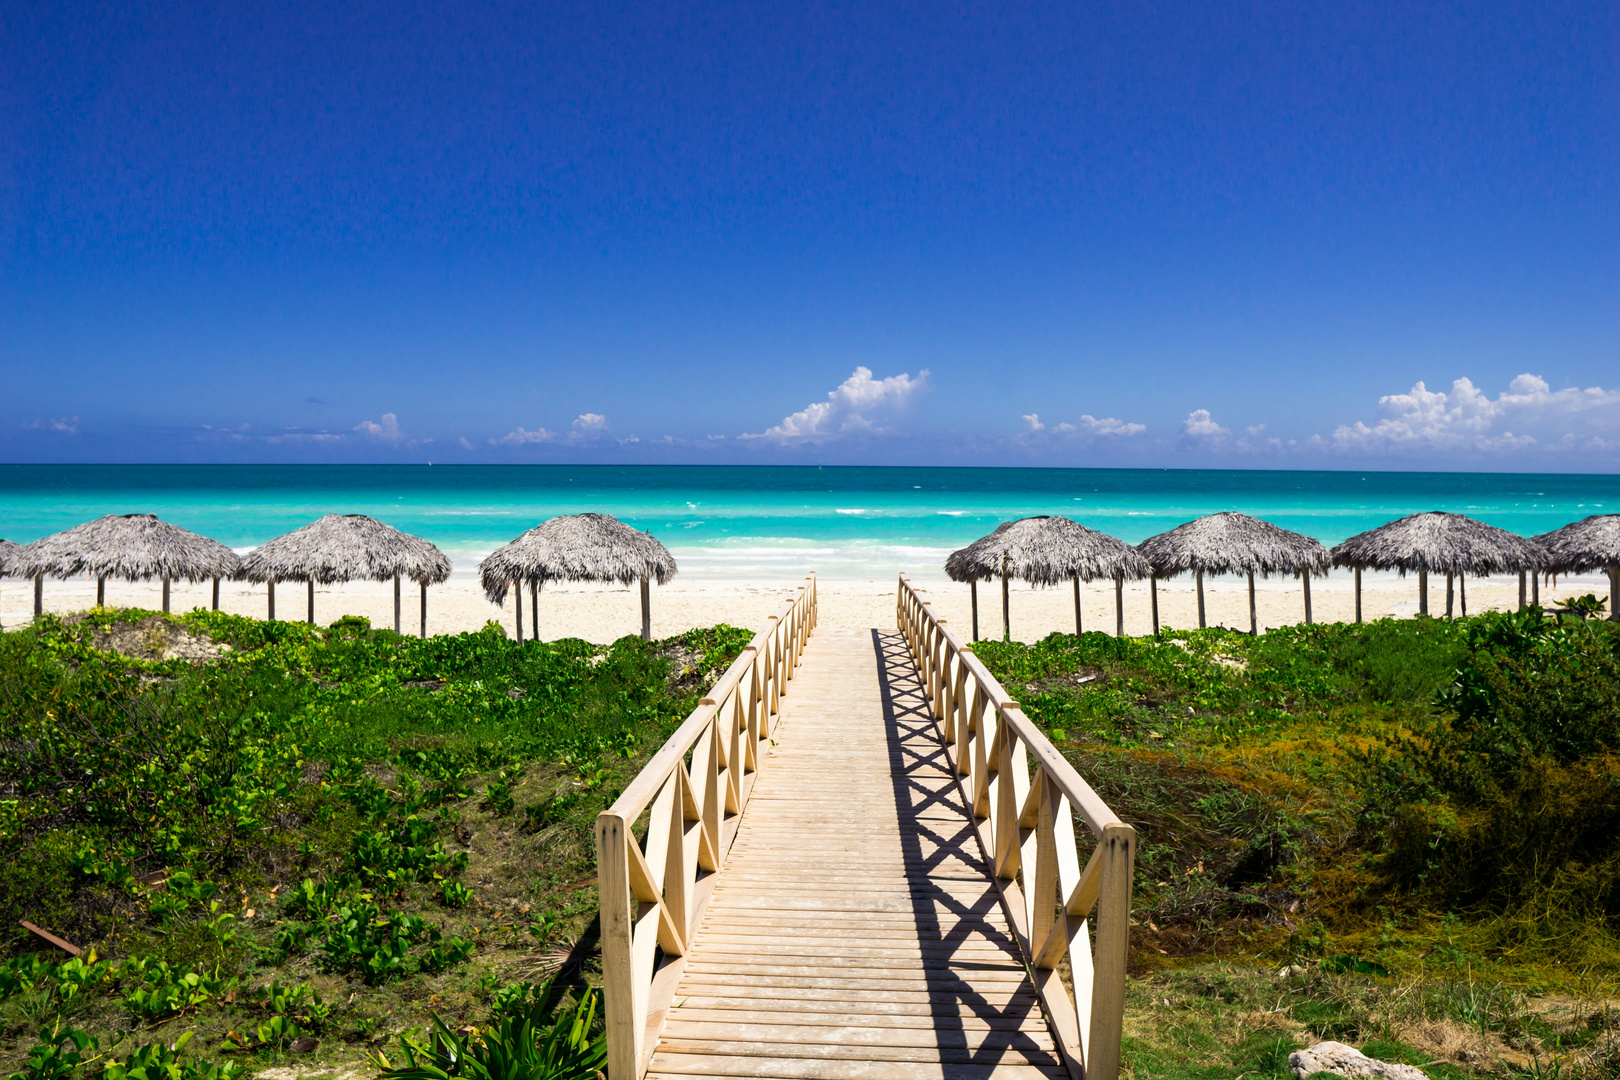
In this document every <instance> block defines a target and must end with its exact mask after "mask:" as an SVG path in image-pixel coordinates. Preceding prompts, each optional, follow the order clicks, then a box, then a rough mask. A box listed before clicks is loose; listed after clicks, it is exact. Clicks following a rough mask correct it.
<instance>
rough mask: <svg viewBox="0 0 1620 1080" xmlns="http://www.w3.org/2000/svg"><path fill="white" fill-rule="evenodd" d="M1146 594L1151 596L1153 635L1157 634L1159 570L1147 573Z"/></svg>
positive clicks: (1156, 635)
mask: <svg viewBox="0 0 1620 1080" xmlns="http://www.w3.org/2000/svg"><path fill="white" fill-rule="evenodd" d="M1148 594H1149V595H1150V596H1152V598H1153V636H1154V637H1158V636H1159V572H1158V571H1157V570H1155V571H1153V572H1152V573H1150V574H1149V575H1148Z"/></svg>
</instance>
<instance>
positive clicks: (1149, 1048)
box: [976, 606, 1620, 1077]
mask: <svg viewBox="0 0 1620 1080" xmlns="http://www.w3.org/2000/svg"><path fill="white" fill-rule="evenodd" d="M1571 610H1574V611H1576V612H1577V613H1578V614H1586V613H1588V612H1586V611H1585V610H1584V609H1580V608H1575V609H1571ZM1596 610H1597V609H1596V607H1595V606H1594V611H1596ZM976 651H977V653H978V655H979V656H980V657H981V658H983V659H984V661H985V662H986V664H987V665H988V666H989V667H990V668H991V670H992V671H994V672H995V674H996V675H997V677H998V678H999V679H1000V680H1001V681H1002V682H1003V683H1004V684H1005V685H1006V687H1007V689H1008V690H1009V692H1010V693H1012V694H1013V696H1015V697H1017V698H1018V699H1019V700H1020V701H1021V702H1022V703H1023V705H1024V708H1025V711H1026V712H1027V713H1028V714H1029V715H1030V716H1031V717H1032V718H1034V719H1035V720H1036V722H1037V723H1039V724H1041V725H1042V726H1043V727H1044V728H1045V729H1046V730H1047V731H1048V733H1049V734H1050V735H1051V737H1052V738H1053V740H1054V741H1055V742H1056V743H1057V744H1058V745H1059V746H1060V747H1061V748H1062V749H1063V751H1064V753H1065V754H1066V755H1067V756H1068V757H1069V758H1070V759H1071V760H1072V761H1073V762H1074V763H1075V764H1076V766H1077V767H1078V768H1079V770H1080V772H1081V773H1082V775H1084V776H1086V777H1087V778H1088V780H1089V781H1090V782H1091V783H1092V785H1093V786H1094V787H1095V788H1096V789H1097V791H1098V792H1099V794H1101V795H1102V796H1103V797H1104V799H1106V800H1107V801H1108V803H1109V804H1110V805H1111V806H1112V807H1113V808H1114V809H1115V810H1116V812H1118V813H1119V814H1120V816H1121V817H1123V818H1124V819H1125V820H1127V821H1129V822H1131V823H1132V824H1133V825H1135V826H1136V828H1137V831H1138V836H1139V850H1138V876H1137V881H1136V888H1135V902H1136V921H1137V924H1138V925H1137V927H1136V928H1135V929H1134V930H1133V931H1132V947H1133V955H1132V967H1133V974H1134V975H1135V978H1134V980H1133V984H1132V1001H1131V1008H1130V1018H1129V1020H1128V1026H1129V1028H1130V1037H1131V1045H1130V1049H1129V1052H1128V1054H1127V1059H1128V1061H1129V1062H1130V1063H1131V1065H1132V1068H1133V1069H1134V1071H1135V1073H1136V1075H1137V1076H1141V1077H1149V1076H1151V1077H1160V1076H1163V1077H1172V1076H1173V1077H1183V1076H1185V1077H1205V1076H1208V1077H1215V1076H1228V1077H1229V1076H1235V1075H1237V1074H1239V1073H1242V1074H1244V1075H1252V1076H1283V1075H1286V1074H1287V1071H1286V1058H1287V1054H1288V1052H1290V1051H1291V1050H1292V1049H1294V1048H1296V1046H1297V1045H1299V1044H1300V1043H1302V1042H1303V1041H1305V1040H1307V1039H1317V1038H1335V1039H1339V1040H1341V1041H1346V1042H1351V1043H1353V1044H1355V1045H1358V1046H1362V1047H1363V1048H1364V1049H1366V1050H1367V1052H1368V1053H1374V1055H1375V1056H1379V1054H1378V1053H1377V1052H1378V1051H1382V1056H1384V1057H1386V1058H1387V1059H1390V1060H1399V1061H1407V1062H1410V1063H1415V1064H1429V1063H1432V1062H1439V1063H1440V1064H1437V1065H1434V1066H1433V1067H1432V1068H1430V1070H1429V1071H1430V1074H1431V1075H1436V1076H1444V1075H1448V1073H1447V1070H1448V1069H1449V1070H1451V1073H1450V1074H1449V1075H1463V1074H1468V1075H1473V1074H1492V1073H1502V1072H1515V1071H1517V1072H1523V1073H1525V1074H1526V1075H1554V1074H1556V1075H1563V1076H1577V1075H1602V1076H1615V1075H1620V1034H1617V1033H1620V1012H1617V1011H1616V1006H1617V1004H1620V1003H1617V1002H1616V1001H1615V1000H1614V999H1615V997H1616V982H1617V979H1620V628H1617V627H1616V626H1615V624H1613V623H1609V622H1603V621H1598V620H1594V619H1585V618H1579V617H1571V618H1563V619H1555V618H1553V617H1551V616H1550V615H1548V614H1546V613H1544V612H1542V611H1541V610H1539V609H1531V610H1529V611H1527V612H1523V613H1493V614H1487V615H1481V616H1477V617H1474V618H1470V619H1460V620H1456V621H1454V622H1453V621H1446V620H1435V619H1426V618H1419V619H1406V620H1383V621H1379V622H1374V623H1370V624H1366V625H1343V624H1340V625H1331V626H1320V625H1319V626H1298V627H1292V628H1288V629H1283V630H1276V631H1272V632H1271V633H1268V634H1265V635H1263V636H1261V637H1258V638H1252V637H1249V636H1248V635H1245V634H1239V633H1234V632H1232V631H1227V630H1219V629H1212V630H1203V631H1191V632H1179V631H1178V632H1166V633H1164V634H1163V635H1161V636H1159V637H1157V638H1152V637H1149V638H1139V639H1130V638H1125V639H1119V638H1114V637H1110V636H1107V635H1103V634H1086V635H1084V636H1081V637H1078V638H1077V637H1075V636H1073V635H1053V636H1051V637H1049V638H1047V639H1045V640H1044V641H1041V642H1039V643H1038V644H1035V645H1030V646H1025V645H1022V644H1018V643H1004V642H983V643H980V645H978V646H977V647H976ZM1459 1070H1461V1071H1459Z"/></svg>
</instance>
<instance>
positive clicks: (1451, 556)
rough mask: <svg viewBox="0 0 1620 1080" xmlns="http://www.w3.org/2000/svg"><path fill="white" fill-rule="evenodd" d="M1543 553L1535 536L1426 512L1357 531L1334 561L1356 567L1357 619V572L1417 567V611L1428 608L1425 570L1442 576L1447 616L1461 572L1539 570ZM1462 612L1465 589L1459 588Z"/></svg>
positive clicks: (1459, 516)
mask: <svg viewBox="0 0 1620 1080" xmlns="http://www.w3.org/2000/svg"><path fill="white" fill-rule="evenodd" d="M1546 561H1547V553H1546V552H1545V551H1543V550H1542V548H1541V545H1540V544H1538V543H1536V542H1535V541H1534V540H1527V539H1526V538H1524V537H1522V536H1517V535H1515V534H1513V533H1510V532H1508V531H1507V530H1506V529H1498V528H1497V527H1496V526H1494V525H1487V524H1485V523H1484V522H1483V521H1475V520H1474V519H1473V518H1471V517H1464V516H1463V515H1462V514H1449V513H1444V512H1442V511H1437V510H1436V511H1428V512H1425V513H1422V514H1408V515H1407V516H1406V517H1403V518H1400V519H1399V520H1396V521H1391V522H1389V523H1388V524H1387V525H1380V526H1378V528H1376V529H1369V530H1367V531H1366V532H1364V533H1358V534H1357V535H1355V536H1352V537H1351V538H1350V539H1348V540H1346V541H1345V542H1344V543H1342V544H1340V545H1339V546H1338V547H1336V548H1334V549H1333V565H1334V566H1351V567H1354V568H1355V571H1356V621H1357V622H1360V621H1361V571H1362V570H1364V569H1370V570H1398V571H1400V573H1401V576H1402V577H1405V576H1406V572H1407V571H1408V570H1415V571H1417V576H1418V612H1419V613H1420V614H1423V615H1427V614H1428V613H1429V571H1431V570H1434V571H1439V572H1441V573H1444V574H1445V575H1446V615H1447V616H1450V615H1451V608H1452V587H1453V584H1454V581H1455V579H1456V578H1457V577H1460V576H1461V575H1463V574H1499V573H1502V572H1503V571H1507V570H1518V571H1521V572H1522V571H1526V570H1539V569H1541V567H1542V566H1543V565H1544V564H1545V563H1546ZM1463 614H1464V615H1467V614H1468V594H1467V592H1466V591H1464V593H1463Z"/></svg>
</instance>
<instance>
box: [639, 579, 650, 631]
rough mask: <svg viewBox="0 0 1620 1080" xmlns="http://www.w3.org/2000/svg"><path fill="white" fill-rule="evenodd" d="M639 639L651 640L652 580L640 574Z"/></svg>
mask: <svg viewBox="0 0 1620 1080" xmlns="http://www.w3.org/2000/svg"><path fill="white" fill-rule="evenodd" d="M641 640H642V641H651V640H652V582H650V581H648V580H647V575H646V574H642V575H641Z"/></svg>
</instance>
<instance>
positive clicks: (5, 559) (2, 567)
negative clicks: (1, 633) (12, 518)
mask: <svg viewBox="0 0 1620 1080" xmlns="http://www.w3.org/2000/svg"><path fill="white" fill-rule="evenodd" d="M22 549H23V546H22V545H21V544H14V543H12V542H11V541H10V540H0V578H3V577H10V576H12V575H11V563H12V560H14V559H15V558H16V557H17V556H18V555H19V554H20V553H21V552H22ZM17 576H19V577H21V576H22V575H20V574H19V575H17ZM0 629H4V628H3V627H0Z"/></svg>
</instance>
